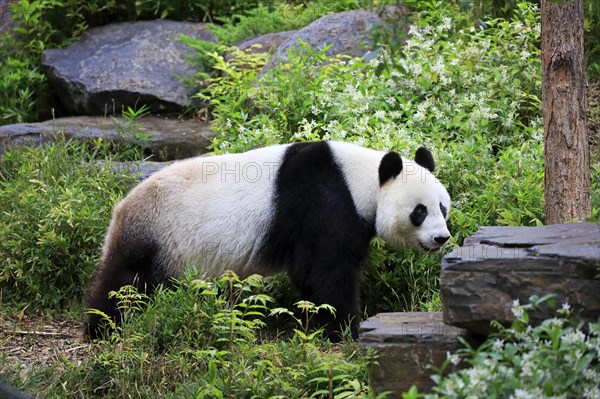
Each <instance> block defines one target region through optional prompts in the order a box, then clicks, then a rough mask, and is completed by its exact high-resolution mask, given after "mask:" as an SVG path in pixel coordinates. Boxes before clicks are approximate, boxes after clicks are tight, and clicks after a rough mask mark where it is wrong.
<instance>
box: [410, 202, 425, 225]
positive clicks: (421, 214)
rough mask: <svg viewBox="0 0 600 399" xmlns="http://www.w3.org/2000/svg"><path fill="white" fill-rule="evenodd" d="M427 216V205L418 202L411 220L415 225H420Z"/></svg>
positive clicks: (411, 214)
mask: <svg viewBox="0 0 600 399" xmlns="http://www.w3.org/2000/svg"><path fill="white" fill-rule="evenodd" d="M426 218H427V207H426V206H425V205H423V204H418V205H417V206H415V209H413V211H412V212H411V213H410V222H411V223H412V224H413V226H415V227H419V226H420V225H422V224H423V222H424V221H425V219H426Z"/></svg>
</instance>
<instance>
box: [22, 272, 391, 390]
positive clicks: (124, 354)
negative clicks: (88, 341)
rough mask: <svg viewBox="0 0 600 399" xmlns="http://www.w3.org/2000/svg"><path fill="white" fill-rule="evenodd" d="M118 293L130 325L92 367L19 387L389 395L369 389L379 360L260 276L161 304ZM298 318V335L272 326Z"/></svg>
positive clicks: (188, 285)
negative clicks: (278, 294) (370, 365)
mask: <svg viewBox="0 0 600 399" xmlns="http://www.w3.org/2000/svg"><path fill="white" fill-rule="evenodd" d="M115 295H116V296H117V298H118V299H119V303H120V309H121V311H122V312H123V315H124V318H123V319H124V323H123V325H122V326H121V327H119V328H118V329H117V331H116V332H113V333H112V334H111V335H110V336H109V337H108V338H107V339H106V340H104V341H97V342H95V343H93V344H92V345H91V346H90V355H89V356H88V357H86V359H84V360H83V362H82V364H80V365H77V366H75V365H73V364H71V363H68V362H67V363H65V364H64V365H63V366H62V368H61V369H60V370H57V369H56V368H55V369H53V370H52V372H50V370H47V369H46V370H44V369H40V370H38V371H37V372H34V375H32V376H30V378H29V379H28V384H29V385H28V384H27V383H24V382H23V381H18V380H17V381H16V382H17V383H19V384H24V385H21V386H23V387H24V388H27V389H29V390H33V391H34V392H35V393H36V394H37V395H39V396H40V397H55V398H63V397H73V396H75V397H103V398H121V397H131V396H133V397H139V398H155V397H161V398H180V397H195V398H333V397H335V398H375V397H379V398H382V397H385V395H384V394H382V395H379V396H377V395H375V394H374V393H373V392H372V391H371V390H370V388H369V387H368V382H367V371H366V370H367V368H366V364H367V362H370V361H372V358H371V357H369V356H365V355H363V354H362V353H361V352H360V350H359V349H358V347H357V345H356V344H355V343H353V342H352V341H351V339H347V340H346V341H345V342H344V343H342V344H338V345H335V346H334V345H332V344H331V343H329V342H328V341H327V340H324V339H323V338H321V333H322V332H321V331H320V330H317V331H314V330H310V329H309V326H308V324H307V322H305V321H306V320H310V315H311V314H312V313H314V312H315V311H316V310H317V308H318V307H316V306H315V305H313V304H311V303H308V302H305V301H302V302H299V303H297V304H296V306H295V307H294V308H293V309H292V311H290V310H287V309H282V308H276V307H274V304H273V300H272V299H271V297H270V296H269V295H267V293H266V292H265V290H264V282H263V279H262V277H260V276H256V275H254V276H250V277H249V278H247V279H244V280H242V279H240V278H238V277H237V276H236V275H235V274H233V273H226V274H225V275H223V276H222V277H221V278H219V279H204V278H203V277H202V276H201V275H198V274H196V273H194V272H188V273H187V274H186V275H185V276H184V277H183V278H182V279H181V280H179V281H176V282H175V283H174V286H173V287H171V289H168V290H167V289H159V290H158V292H156V294H155V295H153V297H152V299H151V300H149V299H148V298H147V297H146V296H145V295H143V294H142V293H139V292H137V291H136V290H135V289H134V288H133V287H131V286H127V287H124V288H122V289H121V290H120V291H119V292H118V293H115ZM142 310H143V312H142ZM290 315H291V316H292V318H291V319H290V320H291V322H292V323H293V324H295V325H297V328H296V329H295V332H293V333H292V334H290V333H289V332H286V333H283V334H282V333H279V332H278V331H277V330H273V329H269V328H267V327H266V326H267V324H271V319H272V318H274V317H277V318H281V317H289V316H290ZM275 337H277V339H273V338H275ZM35 381H38V382H39V381H43V384H39V383H38V384H35V383H34V382H35Z"/></svg>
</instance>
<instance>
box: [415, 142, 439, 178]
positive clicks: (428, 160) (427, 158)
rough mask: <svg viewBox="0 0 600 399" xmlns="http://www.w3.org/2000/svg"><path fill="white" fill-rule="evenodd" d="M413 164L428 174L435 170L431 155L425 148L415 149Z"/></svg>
mask: <svg viewBox="0 0 600 399" xmlns="http://www.w3.org/2000/svg"><path fill="white" fill-rule="evenodd" d="M415 162H416V163H417V164H418V165H421V166H422V167H424V168H425V169H427V170H429V171H430V172H433V171H434V170H435V161H434V160H433V155H431V152H429V150H428V149H427V148H425V147H419V148H418V149H417V152H416V153H415Z"/></svg>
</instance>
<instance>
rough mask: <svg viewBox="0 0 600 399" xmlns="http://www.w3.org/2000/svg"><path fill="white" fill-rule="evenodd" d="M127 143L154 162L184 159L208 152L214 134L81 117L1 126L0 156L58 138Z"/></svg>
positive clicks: (153, 122) (152, 122) (159, 123)
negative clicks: (9, 149)
mask: <svg viewBox="0 0 600 399" xmlns="http://www.w3.org/2000/svg"><path fill="white" fill-rule="evenodd" d="M63 137H64V138H67V139H74V140H81V141H86V140H93V139H97V138H99V137H102V138H103V139H104V140H107V141H116V142H118V141H121V142H122V141H128V142H132V143H136V144H139V145H141V146H142V147H143V148H144V152H145V155H152V156H153V157H152V159H154V160H172V159H182V158H188V157H191V156H195V155H199V154H202V153H205V152H206V148H207V147H208V145H209V144H210V142H211V139H212V137H213V133H212V132H211V131H210V129H209V125H208V122H200V121H196V120H179V119H162V118H158V117H153V116H147V117H144V118H140V119H138V120H136V122H135V124H132V122H131V121H129V120H127V119H124V118H118V117H111V118H105V117H92V116H79V117H68V118H58V119H53V120H49V121H45V122H39V123H19V124H14V125H4V126H0V154H2V153H3V152H4V151H5V150H6V149H7V148H11V147H17V146H35V145H41V144H44V143H48V142H50V141H53V140H56V139H57V138H63Z"/></svg>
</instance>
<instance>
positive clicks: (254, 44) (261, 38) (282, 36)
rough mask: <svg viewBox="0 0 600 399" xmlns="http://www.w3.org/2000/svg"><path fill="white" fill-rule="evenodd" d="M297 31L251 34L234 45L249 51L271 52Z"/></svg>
mask: <svg viewBox="0 0 600 399" xmlns="http://www.w3.org/2000/svg"><path fill="white" fill-rule="evenodd" d="M296 32H298V31H297V30H286V31H283V32H275V33H267V34H264V35H257V36H253V37H251V38H248V39H244V40H242V41H241V42H239V43H237V44H236V45H235V47H237V48H238V49H239V50H242V51H246V52H251V53H272V52H274V51H275V50H277V49H278V48H279V46H280V45H281V43H283V42H285V41H286V40H287V39H288V38H289V37H290V36H292V35H293V34H295V33H296Z"/></svg>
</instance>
